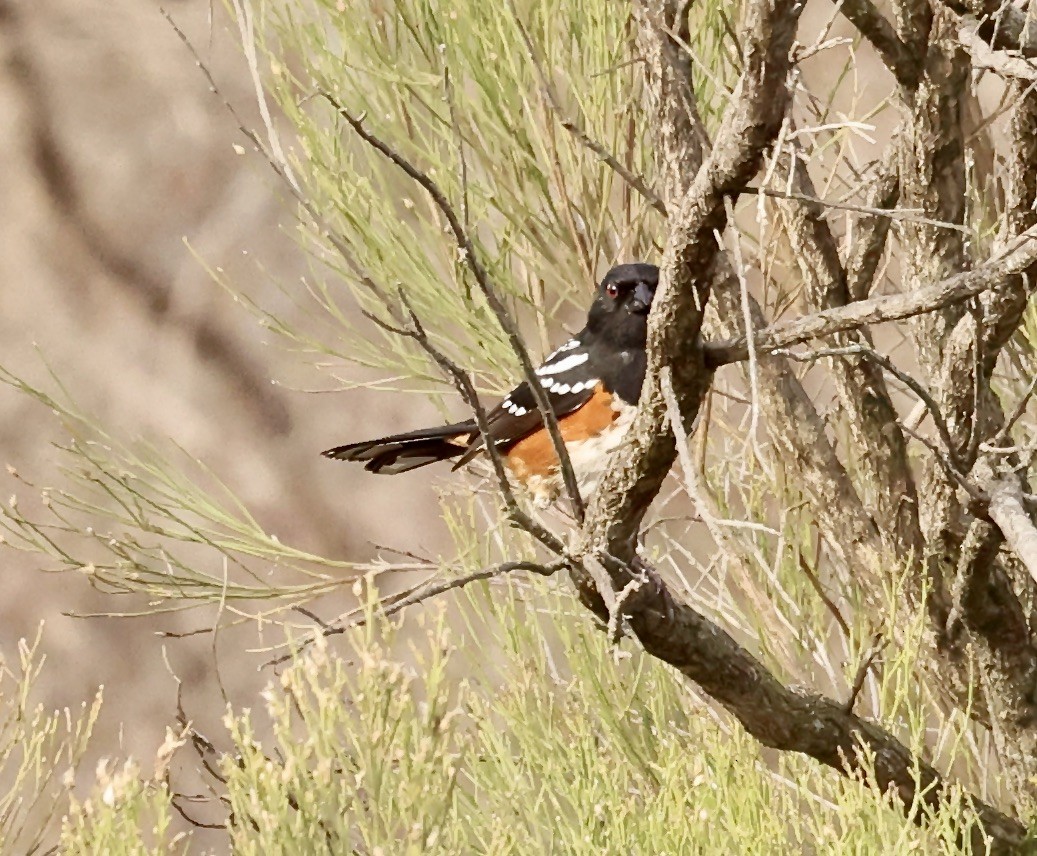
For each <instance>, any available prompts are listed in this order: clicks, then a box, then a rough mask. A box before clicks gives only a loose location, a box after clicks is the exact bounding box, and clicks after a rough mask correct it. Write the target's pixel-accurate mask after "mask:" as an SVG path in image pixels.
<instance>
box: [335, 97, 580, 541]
mask: <svg viewBox="0 0 1037 856" xmlns="http://www.w3.org/2000/svg"><path fill="white" fill-rule="evenodd" d="M321 96H322V97H323V98H324V99H325V100H326V101H327V102H328V103H329V104H331V105H332V107H334V108H335V110H336V112H337V113H338V115H339V116H341V117H342V118H343V119H344V120H345V121H346V123H347V124H348V125H349V126H350V127H351V128H352V129H353V130H354V132H356V135H357V136H358V137H360V139H361V140H363V141H364V142H365V143H367V144H368V145H369V146H371V147H372V148H373V149H375V150H376V151H378V152H379V153H381V154H382V155H384V156H385V157H386V158H387V159H388V160H389V161H391V162H392V163H393V164H394V165H396V166H397V167H398V168H399V169H401V170H402V171H403V172H404V173H406V174H407V175H408V176H409V177H410V178H412V179H413V180H414V181H415V182H417V183H418V184H419V185H420V186H421V187H422V188H423V189H424V190H425V192H426V193H428V194H429V196H430V197H432V201H433V202H434V203H435V205H436V207H437V208H438V209H439V210H440V212H441V213H442V214H443V216H444V217H445V218H446V221H447V223H448V224H449V226H450V231H451V232H452V233H453V236H454V240H455V241H456V242H457V247H458V250H459V251H460V254H461V256H463V261H464V263H465V264H466V266H467V267H468V269H469V271H471V273H472V276H473V277H474V278H475V282H476V284H477V285H478V286H479V290H480V291H481V292H482V295H483V297H484V298H485V300H486V302H487V304H489V306H490V309H491V311H492V312H493V314H494V315H495V316H496V318H497V323H498V324H500V327H501V329H502V330H503V331H504V333H505V335H506V336H507V337H508V342H509V344H510V345H511V348H512V350H513V351H514V353H515V356H516V357H518V360H519V364H520V365H521V366H522V373H523V376H524V378H525V381H526V383H527V384H528V385H529V389H530V392H531V394H532V395H533V399H534V400H535V401H536V403H537V409H538V410H539V411H540V416H541V418H542V419H543V421H544V427H545V428H546V429H547V431H548V433H549V435H550V436H551V442H552V443H553V445H554V451H555V455H556V456H557V457H558V465H559V468H560V470H561V473H562V481H563V482H564V483H565V489H566V491H567V493H568V495H569V500H570V502H571V503H572V506H573V514H574V516H575V517H576V519H577V521H580V522H582V521H583V515H584V505H583V498H582V497H581V496H580V488H579V485H578V484H577V482H576V475H575V473H574V472H573V468H572V463H571V462H570V460H569V454H568V452H567V451H566V449H565V441H564V440H563V439H562V434H561V431H560V429H559V428H558V419H557V417H556V416H555V412H554V410H553V409H552V407H551V403H550V401H549V400H548V397H547V393H546V392H545V391H544V388H543V386H542V385H541V383H540V378H539V377H537V374H536V369H535V367H534V366H533V362H532V360H531V359H530V357H529V351H528V350H527V349H526V345H525V342H524V341H523V339H522V335H521V332H520V331H519V329H518V325H517V324H516V323H515V320H514V319H513V318H512V317H511V313H510V312H509V311H508V308H507V307H506V306H505V305H504V303H503V302H502V301H501V299H500V297H498V296H497V292H496V290H495V289H494V287H493V285H492V283H491V282H490V277H489V274H488V272H487V271H486V268H485V267H483V264H482V262H481V261H480V260H479V256H478V253H477V252H476V249H475V245H474V243H473V242H472V239H471V236H470V235H469V234H468V230H467V229H465V227H464V224H463V223H462V222H461V220H460V219H459V218H458V216H457V212H456V211H454V208H453V206H452V205H451V204H450V201H449V200H448V199H447V198H446V196H445V195H444V194H443V191H442V190H440V188H439V186H438V185H437V184H436V183H435V182H434V181H433V180H432V179H431V178H430V177H429V175H428V174H427V173H425V172H422V171H421V170H420V169H418V168H417V167H416V166H414V164H412V163H411V162H410V161H408V160H407V159H406V158H404V157H403V156H402V155H401V154H400V153H399V152H397V151H396V150H395V149H394V148H393V147H392V146H390V145H389V144H388V143H386V142H384V141H383V140H381V139H380V138H379V137H377V136H375V135H374V134H372V133H371V132H370V131H368V130H367V129H366V128H365V127H364V124H363V121H362V117H361V118H357V117H354V116H353V115H352V114H351V113H350V112H349V111H348V110H346V108H345V107H344V106H342V105H341V104H340V103H339V102H338V101H337V99H336V98H335V96H333V95H332V94H331V93H330V92H327V91H321Z"/></svg>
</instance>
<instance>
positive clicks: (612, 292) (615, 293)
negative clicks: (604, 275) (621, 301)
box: [605, 282, 619, 298]
mask: <svg viewBox="0 0 1037 856" xmlns="http://www.w3.org/2000/svg"><path fill="white" fill-rule="evenodd" d="M605 293H606V294H607V295H608V296H609V297H612V298H616V297H619V286H618V285H616V284H615V283H614V282H610V283H609V284H608V285H606V286H605Z"/></svg>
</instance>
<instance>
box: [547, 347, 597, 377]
mask: <svg viewBox="0 0 1037 856" xmlns="http://www.w3.org/2000/svg"><path fill="white" fill-rule="evenodd" d="M590 358H591V355H590V354H588V353H587V352H586V351H584V352H583V353H582V354H570V355H569V356H568V357H563V358H562V359H560V360H559V361H558V362H557V363H551V362H548V363H544V365H542V366H541V367H540V368H538V369H537V370H536V373H537V374H538V375H540V376H541V377H544V376H545V375H553V374H561V373H562V372H567V371H569V369H574V368H576V367H577V366H582V365H583V364H584V363H585V362H587V360H589V359H590Z"/></svg>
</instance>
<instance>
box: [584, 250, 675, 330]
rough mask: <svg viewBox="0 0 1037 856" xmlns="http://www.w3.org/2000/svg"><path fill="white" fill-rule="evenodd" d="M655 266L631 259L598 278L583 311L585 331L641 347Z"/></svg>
mask: <svg viewBox="0 0 1037 856" xmlns="http://www.w3.org/2000/svg"><path fill="white" fill-rule="evenodd" d="M658 284H659V268H657V267H656V266H655V265H649V264H644V263H641V262H635V263H634V264H629V265H618V266H616V267H614V268H612V270H610V271H609V272H608V273H607V274H605V278H604V279H602V281H601V284H600V285H599V286H598V292H597V294H596V295H595V297H594V302H593V303H592V304H591V308H590V312H589V313H588V314H587V330H588V332H590V333H592V334H593V335H595V336H602V337H605V338H606V339H607V340H608V341H609V342H612V343H614V344H615V345H618V346H622V347H642V346H644V344H645V341H646V339H647V336H648V310H649V309H651V307H652V298H654V297H655V288H656V286H657V285H658Z"/></svg>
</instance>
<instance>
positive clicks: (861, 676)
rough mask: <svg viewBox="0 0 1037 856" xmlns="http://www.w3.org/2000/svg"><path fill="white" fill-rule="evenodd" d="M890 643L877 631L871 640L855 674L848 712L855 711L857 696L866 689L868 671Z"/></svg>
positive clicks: (848, 700)
mask: <svg viewBox="0 0 1037 856" xmlns="http://www.w3.org/2000/svg"><path fill="white" fill-rule="evenodd" d="M888 644H889V640H886V639H883V638H882V634H881V633H876V634H875V637H874V638H873V639H872V640H871V645H870V646H869V647H868V651H867V653H866V654H865V655H864V656H863V657H862V658H861V662H860V665H859V666H858V667H857V674H856V675H855V676H854V679H853V685H852V686H851V687H850V696H849V698H847V699H846V708H845V709H846V712H847V713H851V712H852V711H853V708H854V706H855V705H856V704H857V696H859V695H860V694H861V690H862V689H864V681H865V680H866V679H867V677H868V672H869V671H870V670H871V666H872V664H873V663H874V662H875V660H876V658H877V657H878V656H879V654H881V653H882V652H883V650H884V649H885V647H886V646H887V645H888Z"/></svg>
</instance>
